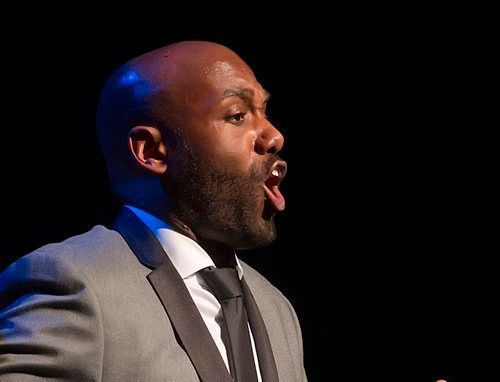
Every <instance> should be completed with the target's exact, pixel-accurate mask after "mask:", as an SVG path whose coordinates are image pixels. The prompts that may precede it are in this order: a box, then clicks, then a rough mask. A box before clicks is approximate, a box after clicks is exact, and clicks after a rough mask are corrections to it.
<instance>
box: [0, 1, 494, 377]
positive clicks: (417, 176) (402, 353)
mask: <svg viewBox="0 0 500 382" xmlns="http://www.w3.org/2000/svg"><path fill="white" fill-rule="evenodd" d="M330 6H331V8H328V7H327V6H316V5H314V4H312V3H310V4H295V3H293V2H289V3H288V4H286V5H283V6H280V7H278V6H274V7H271V5H270V4H257V3H253V2H245V3H232V4H222V3H217V4H205V5H199V4H198V5H196V4H189V3H187V2H184V3H183V4H172V3H169V2H166V1H163V2H152V1H142V2H139V3H135V4H133V3H132V4H126V3H125V2H118V1H114V2H108V3H103V2H101V3H91V2H83V1H75V2H59V3H54V2H50V3H48V2H47V3H45V4H38V5H35V6H34V5H33V4H28V3H24V2H17V3H16V4H15V5H12V4H11V5H6V3H4V5H2V6H1V7H2V8H3V12H2V13H3V15H2V25H1V27H2V38H3V44H2V47H3V49H2V53H3V54H2V60H1V61H2V73H3V76H2V85H3V86H2V88H3V91H2V93H3V96H2V98H3V99H4V101H3V102H2V103H3V105H4V106H5V110H4V111H3V113H2V121H3V126H2V138H3V139H2V150H1V153H2V171H3V173H4V175H3V177H2V178H1V182H2V192H3V206H2V207H3V208H2V211H3V216H4V218H3V224H2V226H3V229H2V231H3V238H2V241H3V248H4V250H3V251H2V255H1V261H2V267H3V266H6V265H7V264H8V263H10V262H11V261H13V260H14V259H15V258H17V257H19V256H21V255H22V254H25V253H27V252H29V251H31V250H33V249H35V248H36V247H38V246H40V245H42V244H44V243H48V242H53V241H60V240H63V239H64V238H65V237H67V236H70V235H73V234H76V233H80V232H83V231H85V230H87V229H89V228H90V227H91V226H92V225H94V224H97V223H99V224H109V223H110V222H111V221H112V218H113V216H114V214H115V213H116V211H117V209H118V205H117V203H116V201H115V200H114V199H113V197H112V195H111V192H110V190H109V185H108V182H107V178H106V174H105V170H104V164H103V159H102V157H101V155H100V153H99V150H98V147H97V142H96V138H95V133H94V119H95V109H96V103H97V97H98V94H99V91H100V87H101V86H102V84H103V82H104V80H105V78H106V76H107V75H108V74H109V73H110V71H111V70H113V68H115V67H116V66H117V65H120V64H121V63H123V62H124V61H126V60H128V59H130V58H131V57H134V56H136V55H138V54H141V53H143V52H146V51H148V50H151V49H154V48H157V47H160V46H163V45H165V44H168V43H171V42H175V41H179V40H186V39H202V40H213V41H217V42H220V43H223V44H226V45H228V46H229V47H231V48H232V49H234V50H235V51H236V52H238V53H239V54H240V55H241V56H242V57H243V58H244V59H245V60H246V61H247V62H248V63H249V64H250V66H252V67H253V68H254V71H255V72H256V74H257V77H258V78H259V79H260V80H261V82H262V83H263V85H264V86H265V87H266V88H268V89H269V90H270V91H271V92H272V93H273V99H272V101H271V103H270V105H269V106H270V116H271V119H273V121H274V122H275V124H276V125H277V126H278V127H280V128H281V129H282V131H283V133H284V134H285V136H286V139H287V143H286V149H284V150H283V156H284V157H285V158H286V159H287V160H288V162H289V173H288V177H287V179H286V181H285V183H284V185H283V189H284V193H285V194H286V196H287V205H288V208H287V210H286V212H285V213H284V214H283V215H282V216H280V217H279V238H278V240H277V241H276V242H275V243H274V244H273V245H272V246H270V247H269V248H265V249H261V250H256V251H252V253H248V254H242V256H243V257H244V258H245V259H246V260H247V261H248V262H249V263H251V264H252V265H254V266H255V267H257V268H258V269H259V270H260V271H261V272H262V273H264V274H265V275H266V276H267V277H268V278H270V279H271V280H272V281H273V282H274V283H275V284H276V285H277V286H278V287H280V289H281V290H282V291H283V292H284V293H285V295H287V296H288V298H289V299H290V300H291V301H292V303H293V304H294V306H295V307H296V310H297V312H298V314H299V316H300V320H301V323H302V326H303V332H304V341H305V343H304V345H305V360H306V368H307V371H308V374H309V379H310V380H311V381H345V380H354V381H364V380H381V381H382V380H383V381H433V380H436V379H438V377H440V378H445V379H448V380H449V381H478V380H480V378H485V379H486V378H487V379H488V380H495V378H498V377H499V376H500V371H499V368H500V364H499V362H498V356H499V354H498V348H499V340H500V335H499V329H498V326H499V318H500V317H499V292H500V281H499V277H498V273H499V265H500V260H499V258H498V240H497V239H498V224H497V222H498V215H497V214H496V211H495V209H494V207H495V199H496V194H497V192H498V175H499V171H498V170H499V157H498V147H499V140H498V133H497V128H498V123H497V122H496V121H497V118H496V115H495V114H496V113H497V110H498V97H497V96H496V94H497V92H498V90H497V89H498V74H497V71H498V64H499V60H498V46H499V45H498V42H499V41H498V30H497V29H496V24H497V20H498V18H497V16H496V14H495V13H494V12H493V11H489V10H488V11H485V10H482V12H479V11H478V9H479V7H478V9H473V8H470V7H469V8H460V9H459V8H457V5H456V4H455V5H437V3H436V2H427V3H426V2H419V4H418V5H410V4H409V3H407V2H405V5H404V6H402V5H399V6H396V7H395V6H383V5H381V4H378V2H364V3H363V2H345V3H335V4H331V5H330ZM271 8H272V9H271ZM495 98H496V100H495Z"/></svg>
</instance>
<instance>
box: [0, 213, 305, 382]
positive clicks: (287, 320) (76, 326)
mask: <svg viewBox="0 0 500 382" xmlns="http://www.w3.org/2000/svg"><path fill="white" fill-rule="evenodd" d="M127 211H128V210H127ZM127 211H125V210H123V211H122V212H121V214H120V217H119V218H118V219H117V222H116V223H115V225H114V229H113V230H110V229H107V228H105V227H103V226H96V227H94V228H93V229H92V230H90V231H89V232H87V233H85V234H83V235H80V236H75V237H72V238H70V239H68V240H66V241H64V242H62V243H57V244H50V245H47V246H44V247H42V248H40V249H38V250H36V251H35V252H33V253H31V254H29V255H27V256H25V257H23V258H21V259H20V260H18V261H16V262H15V263H14V264H12V265H11V266H10V267H9V268H7V270H6V271H5V272H4V273H3V274H2V275H0V381H1V382H7V381H12V382H14V381H16V382H22V381H51V380H53V381H56V380H57V381H81V382H83V381H105V382H126V381H131V382H132V381H134V382H136V381H148V382H150V381H151V382H153V381H158V382H159V381H162V382H165V381H175V382H184V381H186V382H188V381H189V382H197V381H202V382H226V381H227V382H230V381H231V378H230V376H229V373H228V372H227V369H226V367H225V365H224V363H223V361H222V358H221V356H220V353H219V352H218V350H217V348H216V346H215V344H214V342H213V340H212V338H211V336H210V334H209V333H208V330H207V329H206V326H205V325H204V324H203V321H202V318H201V316H200V314H199V313H198V311H197V309H196V307H195V305H194V303H193V301H192V299H191V298H190V296H189V293H188V292H187V289H186V288H185V286H184V283H183V282H182V279H181V278H180V276H179V275H178V273H177V272H176V271H175V268H173V266H172V264H171V262H170V261H169V260H168V257H167V256H166V254H165V253H164V251H163V249H162V247H161V245H160V244H159V243H158V241H157V240H156V238H155V237H154V236H153V235H152V233H151V232H150V231H149V230H148V229H147V228H146V227H145V226H144V225H143V224H142V222H140V221H139V219H137V218H136V217H135V215H134V214H133V213H131V212H130V211H128V212H127ZM242 265H243V268H244V274H245V280H246V283H245V284H244V288H246V291H247V293H248V294H250V298H254V299H255V300H254V301H255V302H256V305H255V306H256V307H257V306H258V311H260V315H258V312H253V313H252V312H251V311H249V316H251V315H252V314H257V316H256V317H260V316H261V317H262V319H263V321H264V323H265V326H266V328H267V334H266V333H264V335H262V336H259V335H257V336H256V338H255V341H256V346H257V352H258V356H259V363H260V364H261V369H262V370H261V372H262V375H263V381H264V382H266V380H275V377H273V368H274V373H275V374H276V371H277V375H278V377H279V381H282V382H294V381H297V382H299V381H300V382H305V381H306V376H305V372H304V367H303V354H302V338H301V332H300V327H299V323H298V320H297V317H296V315H295V313H294V310H293V308H292V306H291V305H290V303H289V302H288V301H287V299H286V298H285V297H284V296H283V295H282V294H281V293H280V292H279V291H278V290H277V289H276V288H274V287H273V286H272V285H271V284H270V283H269V282H268V281H267V280H266V279H265V278H264V277H262V276H261V275H260V274H259V273H257V272H256V271H255V270H254V269H252V268H251V267H249V266H248V265H246V264H244V263H242ZM250 291H251V292H250ZM252 295H253V296H252ZM256 310H257V309H256ZM254 336H255V334H254ZM266 341H267V344H268V345H269V342H270V346H271V347H272V353H273V355H274V360H273V355H270V356H266V355H263V354H259V347H260V346H261V344H263V345H265V343H266ZM263 345H262V346H263ZM266 357H267V358H266ZM274 362H275V365H276V366H275V367H274Z"/></svg>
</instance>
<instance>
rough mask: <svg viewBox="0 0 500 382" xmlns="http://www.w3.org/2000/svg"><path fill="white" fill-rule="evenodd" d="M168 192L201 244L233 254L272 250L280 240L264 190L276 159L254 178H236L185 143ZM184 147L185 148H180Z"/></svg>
mask: <svg viewBox="0 0 500 382" xmlns="http://www.w3.org/2000/svg"><path fill="white" fill-rule="evenodd" d="M176 146H177V149H176V150H175V152H176V153H175V155H172V157H171V159H170V161H169V163H168V168H169V170H168V171H167V173H166V174H165V176H164V177H162V179H161V182H162V186H163V188H164V189H165V191H166V193H167V195H168V197H169V201H170V203H171V212H172V213H173V214H174V215H175V216H176V218H178V219H179V220H180V221H181V222H182V223H184V224H185V225H187V226H188V227H189V228H190V229H191V230H192V231H193V233H194V234H195V235H196V236H197V237H198V238H201V239H205V240H210V241H215V242H219V243H223V244H225V245H228V246H230V247H231V248H233V249H250V248H256V247H262V246H265V245H268V244H270V243H271V242H272V241H274V239H275V238H276V226H275V222H274V214H273V213H270V212H269V210H268V209H266V208H265V203H264V190H263V188H262V185H263V184H264V181H265V180H266V178H267V174H268V170H269V168H270V167H271V165H272V164H273V163H274V162H275V161H276V160H277V159H278V156H277V155H275V154H270V155H269V158H268V159H267V160H266V161H265V162H264V163H260V164H254V165H253V166H252V167H251V168H250V170H249V171H248V173H243V174H242V173H235V172H234V171H230V170H227V169H224V168H221V167H220V166H216V165H215V164H214V163H212V162H211V161H210V160H207V159H203V160H200V158H199V157H198V156H197V155H196V153H195V152H194V151H193V149H192V148H191V147H190V146H189V145H187V144H186V143H185V142H183V141H182V139H181V141H180V142H179V143H178V144H177V145H176ZM179 146H180V148H179Z"/></svg>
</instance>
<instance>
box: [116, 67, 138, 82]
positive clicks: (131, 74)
mask: <svg viewBox="0 0 500 382" xmlns="http://www.w3.org/2000/svg"><path fill="white" fill-rule="evenodd" d="M140 80H141V77H139V75H138V74H137V71H136V70H135V69H132V70H130V71H128V72H127V73H125V74H124V75H123V76H122V77H121V78H120V85H122V86H131V85H135V84H136V83H137V82H139V81H140Z"/></svg>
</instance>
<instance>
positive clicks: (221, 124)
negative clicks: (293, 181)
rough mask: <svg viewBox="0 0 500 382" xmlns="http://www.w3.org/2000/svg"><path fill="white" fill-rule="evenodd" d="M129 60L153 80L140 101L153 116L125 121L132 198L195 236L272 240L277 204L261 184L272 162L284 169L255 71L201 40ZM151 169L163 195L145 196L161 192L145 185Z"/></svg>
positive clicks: (240, 244) (216, 240)
mask: <svg viewBox="0 0 500 382" xmlns="http://www.w3.org/2000/svg"><path fill="white" fill-rule="evenodd" d="M128 65H129V67H130V68H133V70H134V71H135V73H139V75H140V77H141V80H144V81H145V83H147V84H148V89H154V90H149V91H148V94H147V95H146V96H145V98H144V99H145V100H146V101H145V102H144V103H145V104H147V110H148V113H150V115H151V116H152V118H150V120H152V121H156V123H148V124H147V125H141V124H137V125H135V126H131V129H130V132H129V136H128V147H129V152H130V154H131V157H132V158H133V166H135V169H134V174H136V176H134V177H133V178H134V182H129V183H128V184H134V185H135V186H134V187H129V188H131V189H133V190H134V191H133V192H131V193H129V195H128V196H127V199H129V200H128V202H130V203H131V204H135V205H137V206H139V207H142V208H145V209H147V210H149V211H150V212H152V213H154V214H156V215H157V216H158V215H159V216H160V217H163V218H166V220H168V221H170V223H171V224H172V223H173V224H174V225H175V226H176V227H178V228H181V230H182V229H184V230H186V229H187V230H189V231H190V236H192V237H194V238H195V239H196V240H198V241H199V242H203V243H212V244H213V245H215V246H224V247H227V248H231V249H242V248H245V249H246V248H252V247H256V246H262V245H267V244H269V243H270V242H271V241H272V240H274V238H275V236H276V230H275V225H274V217H273V216H274V213H272V206H271V205H270V204H272V203H269V202H266V201H265V200H266V193H265V192H264V189H263V185H264V182H266V179H268V178H269V175H270V172H271V170H272V167H273V166H275V167H276V165H278V167H279V169H280V170H282V172H284V171H286V164H285V163H284V162H279V157H278V156H277V153H278V152H279V151H280V150H281V148H282V146H283V141H284V139H283V136H282V135H281V133H280V132H279V131H278V130H277V129H276V128H275V127H274V126H273V125H272V124H271V122H270V121H269V120H268V119H267V117H266V104H267V101H268V98H269V94H268V93H267V92H266V91H265V90H264V89H263V87H262V86H261V85H260V83H259V82H258V81H257V79H256V78H255V76H254V74H253V72H252V70H251V69H250V68H249V67H248V66H247V65H246V63H245V62H243V61H242V60H241V58H239V57H238V56H237V55H236V54H235V53H234V52H232V51H231V50H229V49H227V48H226V47H223V46H221V45H218V44H214V43H209V42H197V41H191V42H183V43H178V44H174V45H170V46H167V47H165V48H161V49H159V50H157V51H154V52H151V53H149V54H146V55H144V56H141V57H139V58H137V59H135V60H132V61H131V62H130V63H128ZM137 169H140V173H141V174H143V175H144V176H143V178H144V183H143V185H144V187H146V188H148V189H150V190H149V191H150V192H149V193H148V195H149V196H146V195H142V197H141V195H139V194H146V192H145V191H144V189H143V188H142V187H137V183H138V182H137V180H136V178H137V174H138V172H137ZM151 177H153V178H156V179H158V180H159V185H160V186H161V189H162V192H163V193H164V196H165V198H164V199H163V198H162V200H154V199H155V198H153V197H151V195H158V194H160V192H158V190H157V189H151V188H154V187H156V186H154V184H155V182H154V181H150V180H151ZM138 179H141V178H140V176H139V177H138ZM148 179H149V180H148ZM123 184H127V181H126V180H125V181H124V182H123ZM139 184H140V181H139ZM122 188H123V187H122ZM125 188H126V186H125ZM141 189H142V190H141ZM139 190H141V191H139ZM132 194H134V195H135V196H134V195H132ZM156 199H157V198H156ZM207 245H209V246H210V245H211V244H207Z"/></svg>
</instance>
